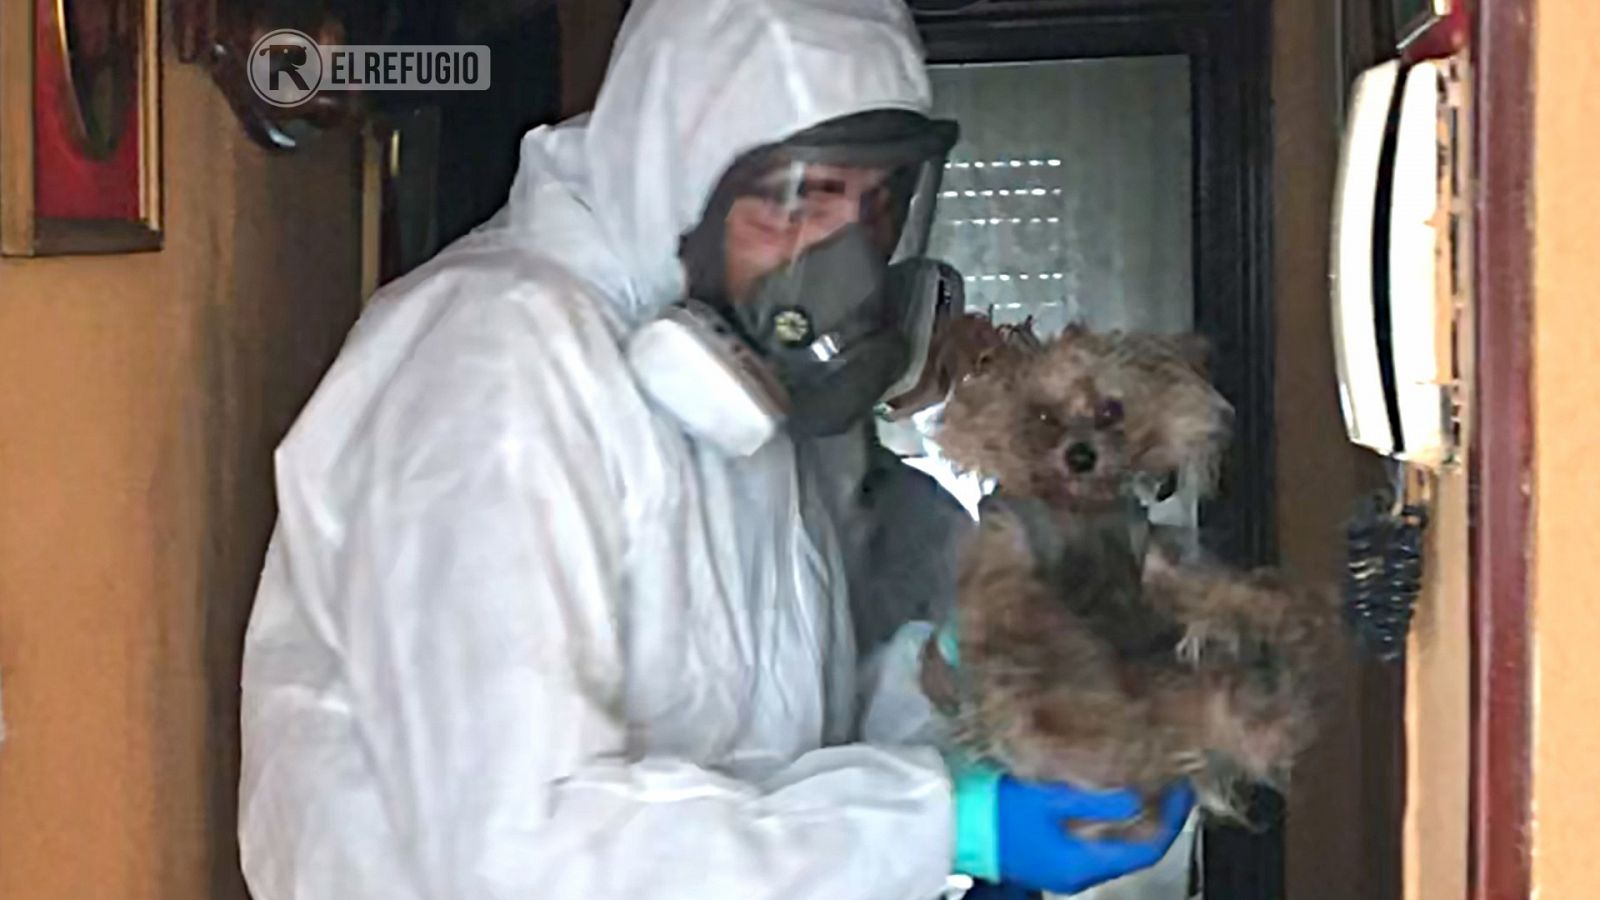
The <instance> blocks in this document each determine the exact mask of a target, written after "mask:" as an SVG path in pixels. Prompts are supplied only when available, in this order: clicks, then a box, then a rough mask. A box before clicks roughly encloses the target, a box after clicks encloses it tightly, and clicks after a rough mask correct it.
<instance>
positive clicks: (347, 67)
mask: <svg viewBox="0 0 1600 900" xmlns="http://www.w3.org/2000/svg"><path fill="white" fill-rule="evenodd" d="M248 68H249V76H250V86H251V87H252V88H254V89H255V92H256V94H257V95H258V96H259V97H261V99H262V100H265V101H266V102H268V103H270V104H272V105H273V106H280V107H291V106H299V105H301V104H302V103H305V102H307V101H309V100H310V99H311V98H312V97H315V96H316V95H317V94H318V93H319V92H321V91H486V90H488V89H489V48H488V47H484V46H465V45H444V46H406V47H397V46H382V45H376V46H362V45H355V44H330V45H328V46H326V47H324V46H321V45H319V44H318V43H317V42H316V41H314V40H312V39H311V37H310V35H307V34H306V33H304V32H301V31H295V30H294V29H292V28H280V29H278V30H277V31H273V32H269V33H267V34H265V35H263V36H262V37H261V39H260V40H258V41H256V43H255V46H254V47H252V48H250V61H249V63H248Z"/></svg>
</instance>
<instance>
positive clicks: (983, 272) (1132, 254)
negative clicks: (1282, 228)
mask: <svg viewBox="0 0 1600 900" xmlns="http://www.w3.org/2000/svg"><path fill="white" fill-rule="evenodd" d="M931 76H932V79H933V90H934V106H935V109H936V110H937V111H938V113H939V114H940V115H942V116H946V117H949V118H953V119H956V120H958V121H959V122H960V123H961V129H962V140H961V143H960V144H958V145H957V146H956V148H955V151H954V152H953V153H952V155H951V159H950V163H949V165H948V167H947V168H946V170H945V183H944V188H943V190H942V193H941V196H940V199H939V213H938V218H937V221H936V223H935V226H934V231H933V234H932V251H933V253H934V254H935V255H937V256H939V257H941V258H943V259H946V260H948V261H950V262H951V263H952V264H954V265H955V266H956V267H957V268H959V269H961V270H962V272H963V273H964V274H965V276H966V278H967V304H968V308H971V309H984V308H989V307H991V306H992V307H993V309H994V311H995V317H996V319H998V320H1000V321H1005V322H1013V321H1020V320H1022V319H1023V318H1024V317H1026V316H1028V315H1030V314H1031V315H1033V316H1034V317H1035V320H1034V321H1035V324H1036V326H1037V327H1038V328H1039V330H1040V332H1041V333H1053V332H1054V331H1057V330H1059V329H1060V328H1061V327H1062V326H1063V325H1065V324H1066V323H1067V322H1070V321H1083V322H1085V323H1086V324H1088V325H1090V326H1091V327H1097V328H1138V329H1141V330H1154V331H1169V332H1170V331H1181V330H1186V329H1188V328H1189V327H1190V325H1191V322H1192V314H1193V307H1194V292H1193V272H1192V263H1191V252H1192V250H1191V243H1190V203H1191V198H1190V184H1191V176H1190V173H1191V165H1190V140H1191V125H1190V110H1189V60H1188V58H1187V57H1184V56H1155V57H1127V58H1115V59H1095V60H1068V61H1061V62H1040V63H1015V64H983V65H960V66H935V67H933V68H932V70H931Z"/></svg>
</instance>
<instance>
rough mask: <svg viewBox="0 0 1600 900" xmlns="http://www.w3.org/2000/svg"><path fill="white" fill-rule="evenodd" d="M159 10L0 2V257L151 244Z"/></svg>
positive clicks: (145, 5)
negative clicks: (2, 255) (1, 255)
mask: <svg viewBox="0 0 1600 900" xmlns="http://www.w3.org/2000/svg"><path fill="white" fill-rule="evenodd" d="M160 47H161V45H160V13H159V0H5V2H0V254H4V255H6V256H57V255H68V254H104V253H131V252H141V251H152V250H159V249H160V248H161V246H162V222H161V216H162V208H161V207H162V190H161V151H162V146H161V115H160V96H161V52H160Z"/></svg>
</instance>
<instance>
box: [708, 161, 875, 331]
mask: <svg viewBox="0 0 1600 900" xmlns="http://www.w3.org/2000/svg"><path fill="white" fill-rule="evenodd" d="M887 177H888V171H887V170H885V169H878V168H855V167H849V166H829V165H821V164H817V163H808V164H805V165H804V166H791V165H788V164H782V165H778V166H776V167H774V168H773V169H772V170H771V171H769V172H768V173H767V174H766V175H764V176H763V177H761V178H760V179H758V181H757V183H756V186H755V188H753V189H752V190H751V191H749V192H747V193H746V194H744V195H743V196H740V197H739V198H738V199H736V200H735V201H734V202H733V205H732V206H731V207H730V208H729V210H728V219H727V223H726V228H725V231H724V233H725V234H726V236H727V247H726V252H725V254H724V256H725V259H726V261H727V271H726V272H725V273H724V279H725V281H724V284H725V285H726V287H727V291H728V297H729V298H730V299H731V300H732V301H733V302H734V303H739V302H741V301H743V300H744V299H745V298H746V297H748V296H749V294H750V289H751V287H752V286H753V285H754V284H755V283H756V282H757V281H758V280H759V279H760V278H761V277H762V276H763V275H766V274H768V273H770V272H773V271H776V270H777V269H778V268H780V267H782V266H783V265H785V264H786V263H788V262H790V261H792V260H793V259H794V258H795V257H797V256H799V255H800V254H801V253H802V252H804V251H805V250H806V249H807V248H809V247H811V246H812V245H814V244H816V243H818V242H820V241H822V240H825V239H826V238H828V237H830V236H831V235H833V234H835V233H836V232H838V231H839V229H841V228H843V227H845V226H846V225H849V224H851V223H855V222H860V223H861V224H863V225H865V226H867V228H868V229H869V231H870V232H871V233H872V235H873V237H874V238H875V239H877V240H878V243H879V246H881V247H883V248H884V255H885V256H886V257H887V256H888V254H889V252H890V251H892V250H893V243H894V238H895V236H894V235H893V234H891V233H890V232H891V231H892V230H893V227H894V224H893V221H892V220H893V216H892V215H891V212H892V211H891V209H890V203H891V199H890V196H889V194H890V192H889V190H888V189H887V187H886V185H885V182H886V180H887Z"/></svg>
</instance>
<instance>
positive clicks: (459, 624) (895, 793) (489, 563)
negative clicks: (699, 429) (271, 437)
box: [239, 0, 952, 900]
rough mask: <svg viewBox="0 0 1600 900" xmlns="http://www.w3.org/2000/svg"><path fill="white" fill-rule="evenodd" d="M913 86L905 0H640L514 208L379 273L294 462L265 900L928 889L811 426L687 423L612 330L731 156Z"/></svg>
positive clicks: (578, 899)
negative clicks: (857, 634)
mask: <svg viewBox="0 0 1600 900" xmlns="http://www.w3.org/2000/svg"><path fill="white" fill-rule="evenodd" d="M928 102H929V91H928V85H927V81H926V77H925V74H924V70H923V62H922V59H921V52H920V47H919V46H918V44H917V39H916V35H915V31H914V29H913V27H912V23H911V22H910V19H909V16H908V14H907V13H906V12H905V10H904V9H903V8H902V7H901V5H900V4H899V2H898V0H639V2H636V3H635V4H634V6H633V9H632V10H631V12H630V14H629V17H628V19H627V21H626V23H625V25H624V28H623V30H622V33H621V35H620V37H619V38H618V40H617V44H616V48H615V51H614V56H613V59H612V62H611V65H610V69H609V73H608V77H607V80H606V84H605V87H604V88H603V90H602V92H601V94H600V97H599V99H598V101H597V104H596V107H595V109H594V111H593V112H592V114H589V115H588V116H586V117H582V118H580V119H578V120H574V121H571V122H568V123H564V124H562V125H560V126H556V127H549V128H540V129H536V130H535V131H533V132H531V133H529V134H528V136H527V137H526V138H525V140H524V141H523V145H522V163H521V167H520V171H519V174H518V176H517V180H516V183H515V185H514V188H513V192H512V196H511V197H510V199H509V202H508V203H507V205H506V206H505V208H504V209H503V210H502V211H501V212H500V213H499V214H497V215H496V217H495V218H494V219H492V220H491V221H489V222H488V223H486V224H485V225H484V226H482V227H480V228H479V229H478V230H477V231H475V232H473V233H472V234H470V235H468V236H466V237H464V238H463V239H461V240H460V241H458V242H456V243H455V244H453V245H451V246H450V247H448V248H447V249H446V250H445V251H443V252H442V253H441V254H440V255H439V256H437V257H436V258H435V259H434V260H432V261H430V262H429V263H427V264H425V265H423V266H422V267H420V268H418V269H417V270H416V271H414V272H412V273H410V274H408V275H407V276H405V277H404V278H402V279H399V280H397V281H396V282H394V283H392V284H390V285H388V286H386V288H385V289H384V290H383V291H381V292H380V294H379V295H378V296H377V297H375V298H374V299H373V301H372V303H371V304H370V305H369V307H368V309H367V311H366V312H365V313H364V314H363V316H362V318H361V320H360V322H359V323H358V324H357V325H356V327H355V328H354V329H353V330H352V332H351V334H350V335H349V338H348V340H347V342H346V345H345V347H344V349H343V351H342V352H341V354H340V357H339V359H338V360H337V361H336V362H335V364H334V365H333V367H332V368H331V370H330V371H329V372H328V374H327V375H326V377H325V378H324V380H323V382H322V383H321V384H320V385H319V387H318V389H317V391H316V393H315V395H314V396H313V398H312V399H311V401H310V402H309V404H308V405H307V406H306V408H305V410H304V411H303V412H302V414H301V416H300V418H299V419H298V420H297V421H296V423H295V424H294V426H293V428H292V429H291V431H290V433H289V434H288V436H287V437H286V438H285V440H284V442H283V443H282V445H281V446H280V447H279V449H278V452H277V454H276V457H275V464H276V479H277V496H278V501H279V519H278V522H277V526H276V528H275V530H274V532H273V537H272V541H271V545H270V548H269V550H268V554H267V559H266V562H265V567H264V571H263V574H262V578H261V582H260V586H259V589H258V594H257V600H256V605H255V607H254V610H253V612H252V616H251V620H250V625H249V631H248V635H247V639H246V647H245V658H244V674H243V695H242V704H243V706H242V716H241V725H242V738H243V773H242V779H241V785H240V817H239V834H240V843H241V856H242V862H243V868H244V872H245V876H246V878H247V880H248V883H249V886H250V888H251V891H252V893H253V894H254V896H255V897H256V898H257V900H489V898H495V900H535V898H538V900H598V898H606V900H622V898H656V900H680V898H681V900H689V898H693V900H780V898H781V900H811V898H815V900H822V898H827V900H922V898H927V897H932V896H937V895H938V894H939V893H940V892H941V891H943V890H944V888H945V885H946V883H947V874H948V872H949V866H950V854H951V828H952V824H951V821H950V819H951V808H950V807H951V801H950V787H949V783H948V776H947V774H946V772H945V770H944V767H943V765H942V764H941V762H940V759H939V755H938V753H937V752H936V751H935V750H933V749H931V748H930V747H926V746H905V745H903V744H901V743H899V742H898V741H897V740H896V741H891V740H889V739H885V741H884V742H883V743H872V742H871V741H870V740H864V739H863V738H862V735H861V734H859V733H858V732H859V730H860V729H858V728H857V727H856V723H857V721H858V720H859V718H860V716H859V714H858V711H857V707H858V706H860V704H859V703H858V702H857V698H858V696H859V694H858V691H859V690H860V688H858V681H859V680H860V679H859V678H858V674H859V673H858V671H857V665H856V658H857V649H856V647H855V645H854V640H853V637H852V629H851V626H850V612H849V610H848V608H847V602H846V597H845V590H844V573H843V568H844V567H843V564H842V562H841V559H842V554H841V553H840V552H839V548H838V546H837V543H838V542H837V537H836V534H835V531H834V530H833V529H832V528H831V527H825V526H826V519H827V516H826V515H825V514H820V515H819V513H818V508H819V507H820V506H822V505H823V502H822V501H821V500H819V499H818V498H817V497H816V496H815V495H816V494H817V493H818V491H817V490H812V489H808V487H807V485H808V484H809V483H810V481H809V480H808V478H807V477H806V474H805V473H806V467H805V466H804V465H802V464H799V463H797V462H796V456H797V454H796V450H795V446H794V444H793V443H791V442H790V441H789V440H787V439H782V438H780V439H778V440H774V441H772V442H771V443H770V444H769V445H767V446H766V447H764V448H762V449H761V450H760V451H758V452H757V453H755V454H754V455H752V456H749V457H746V458H728V457H725V456H724V455H722V454H719V453H716V452H714V451H712V450H710V449H708V448H706V447H703V446H700V445H698V444H696V443H695V442H693V441H691V440H690V439H689V438H687V437H686V436H685V435H684V433H683V432H682V430H681V429H680V428H679V427H678V426H677V425H675V424H674V423H673V422H672V421H669V420H667V419H665V418H664V417H663V416H661V415H660V414H659V413H657V412H656V411H655V410H654V409H653V408H652V407H651V405H650V404H649V403H647V402H646V400H645V399H644V398H643V396H642V395H641V393H640V392H639V390H638V388H637V385H636V383H635V381H634V379H633V378H632V376H631V374H630V372H629V369H628V367H627V365H626V363H625V361H624V357H623V355H622V351H621V349H620V347H621V345H622V342H623V340H624V339H625V338H626V336H627V334H628V333H630V330H631V329H633V328H636V327H638V325H639V324H640V323H641V322H643V321H645V320H647V319H649V318H650V317H651V316H652V315H654V314H655V312H656V311H657V310H659V309H661V308H663V307H664V306H665V305H666V304H669V303H671V302H673V301H674V300H676V299H677V298H679V297H680V296H681V294H682V292H683V290H684V287H683V275H682V269H681V266H680V265H679V263H678V259H677V255H676V254H677V248H678V240H679V236H680V235H682V234H683V233H684V232H685V231H686V230H688V229H689V228H690V227H692V226H693V224H694V223H695V221H696V219H697V218H698V217H699V215H700V213H701V210H702V207H703V205H704V204H705V202H706V199H707V195H708V193H709V192H710V191H711V190H712V188H713V185H714V184H715V183H716V181H717V179H718V177H719V175H720V174H721V173H722V171H723V170H724V169H725V168H726V167H727V166H728V164H729V163H730V162H731V161H733V160H734V159H735V158H736V157H737V156H738V155H739V154H741V153H744V152H746V151H748V150H750V149H752V148H755V147H758V146H761V145H765V144H770V143H774V142H777V141H779V140H781V139H783V138H784V137H785V136H787V135H789V134H792V133H794V132H796V131H799V130H801V129H804V128H807V127H809V126H812V125H815V124H817V123H820V122H824V121H827V120H830V119H833V118H835V117H839V116H843V115H848V114H851V113H856V112H860V111H864V110H869V109H909V110H915V111H925V110H926V108H927V106H928ZM897 702H898V701H897ZM917 714H920V712H919V713H917ZM900 736H903V734H901V735H900Z"/></svg>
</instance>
